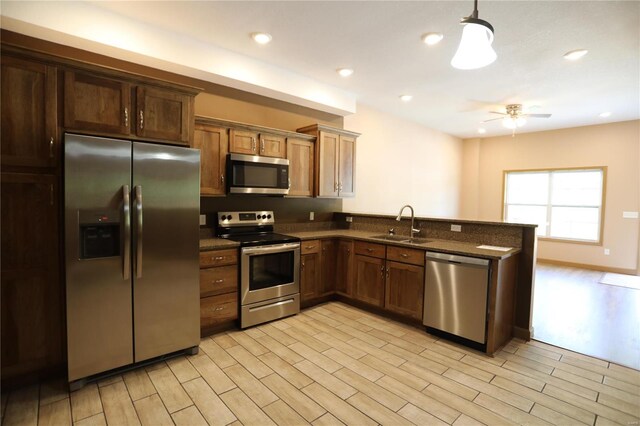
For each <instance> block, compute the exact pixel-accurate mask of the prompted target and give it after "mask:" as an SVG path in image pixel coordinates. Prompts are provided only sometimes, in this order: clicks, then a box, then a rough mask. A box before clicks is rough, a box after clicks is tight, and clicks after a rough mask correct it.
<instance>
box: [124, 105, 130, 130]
mask: <svg viewBox="0 0 640 426" xmlns="http://www.w3.org/2000/svg"><path fill="white" fill-rule="evenodd" d="M124 127H129V108H127V107H125V108H124Z"/></svg>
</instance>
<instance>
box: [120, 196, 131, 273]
mask: <svg viewBox="0 0 640 426" xmlns="http://www.w3.org/2000/svg"><path fill="white" fill-rule="evenodd" d="M122 221H123V226H124V238H123V240H124V241H123V243H122V278H123V279H124V280H125V281H126V280H128V279H129V273H130V271H131V205H130V200H129V185H122Z"/></svg>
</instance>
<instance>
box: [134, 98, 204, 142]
mask: <svg viewBox="0 0 640 426" xmlns="http://www.w3.org/2000/svg"><path fill="white" fill-rule="evenodd" d="M136 98H137V110H136V118H135V120H136V134H137V135H138V136H140V137H143V138H152V139H160V140H167V141H174V142H183V143H184V144H188V143H189V132H190V127H191V124H190V120H193V112H192V106H191V100H192V99H193V97H192V96H187V95H184V94H182V93H177V92H174V91H172V90H168V89H161V88H157V87H145V86H138V87H137V88H136Z"/></svg>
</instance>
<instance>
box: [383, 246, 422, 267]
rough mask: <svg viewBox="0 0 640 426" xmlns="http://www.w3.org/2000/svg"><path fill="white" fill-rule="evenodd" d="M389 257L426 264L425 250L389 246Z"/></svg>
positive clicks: (416, 263)
mask: <svg viewBox="0 0 640 426" xmlns="http://www.w3.org/2000/svg"><path fill="white" fill-rule="evenodd" d="M387 259H389V260H395V261H396V262H403V263H411V264H412V265H418V266H424V250H416V249H410V248H405V247H396V246H387Z"/></svg>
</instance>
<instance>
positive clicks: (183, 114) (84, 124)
mask: <svg viewBox="0 0 640 426" xmlns="http://www.w3.org/2000/svg"><path fill="white" fill-rule="evenodd" d="M134 89H135V92H134ZM133 93H135V102H132V100H133V99H132V95H133ZM193 99H194V95H193V94H192V93H187V92H180V91H179V90H178V89H175V90H174V89H171V88H165V87H155V86H152V85H145V84H138V83H131V82H129V81H127V80H125V79H118V78H115V77H114V78H110V77H109V76H102V75H100V74H95V73H91V72H89V71H86V72H85V71H76V70H70V71H66V72H65V74H64V125H65V128H66V129H68V130H72V131H88V132H90V133H91V132H93V133H99V134H105V135H113V136H124V137H132V136H135V137H137V138H141V139H151V140H157V141H160V142H168V143H177V144H181V145H188V144H189V142H190V141H191V138H192V133H193V132H192V129H193V125H192V121H193V118H194V115H193Z"/></svg>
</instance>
